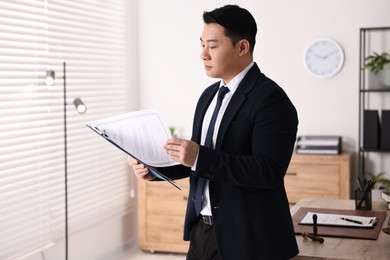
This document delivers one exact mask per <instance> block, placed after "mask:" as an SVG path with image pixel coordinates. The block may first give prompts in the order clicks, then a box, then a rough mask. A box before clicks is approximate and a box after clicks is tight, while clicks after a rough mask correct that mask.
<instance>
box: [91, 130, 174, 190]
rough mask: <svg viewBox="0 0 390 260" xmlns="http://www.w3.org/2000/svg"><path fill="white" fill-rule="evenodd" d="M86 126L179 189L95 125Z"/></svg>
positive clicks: (153, 173)
mask: <svg viewBox="0 0 390 260" xmlns="http://www.w3.org/2000/svg"><path fill="white" fill-rule="evenodd" d="M86 126H87V127H88V128H90V129H91V130H92V131H94V132H95V133H97V134H98V135H100V136H101V137H102V138H104V139H105V140H106V141H108V142H109V143H111V144H112V145H114V146H115V147H117V148H118V149H120V150H122V151H123V152H125V153H126V154H128V155H130V156H131V157H133V158H134V159H135V160H137V161H138V162H139V163H142V164H143V165H145V167H146V168H148V170H149V172H150V173H151V174H152V175H153V176H154V177H156V178H158V179H160V180H163V181H167V182H169V183H170V184H171V185H172V186H174V187H175V188H177V189H179V190H181V188H180V187H179V186H177V185H176V183H175V182H174V181H173V180H172V179H170V178H168V177H167V176H165V175H164V174H162V173H160V172H159V171H157V170H156V169H155V168H154V167H152V166H150V165H149V164H146V163H144V162H143V161H142V160H140V159H139V158H137V157H136V156H134V155H132V154H131V153H130V152H129V151H127V150H126V149H124V148H123V147H121V146H120V145H119V144H117V143H115V142H114V141H113V140H111V139H110V137H109V136H108V135H107V134H106V133H105V132H104V131H100V130H99V129H98V128H97V127H92V126H90V125H88V124H87V125H86Z"/></svg>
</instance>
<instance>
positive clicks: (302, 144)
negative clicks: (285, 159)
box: [296, 136, 342, 154]
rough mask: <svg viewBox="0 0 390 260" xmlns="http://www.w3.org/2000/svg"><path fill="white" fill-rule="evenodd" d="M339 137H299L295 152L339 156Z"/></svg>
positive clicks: (340, 148) (340, 144)
mask: <svg viewBox="0 0 390 260" xmlns="http://www.w3.org/2000/svg"><path fill="white" fill-rule="evenodd" d="M341 146H342V142H341V136H299V137H298V140H297V145H296V152H297V153H299V154H340V153H341V150H342V147H341Z"/></svg>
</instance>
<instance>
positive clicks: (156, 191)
mask: <svg viewBox="0 0 390 260" xmlns="http://www.w3.org/2000/svg"><path fill="white" fill-rule="evenodd" d="M176 183H177V184H178V186H179V187H181V191H180V190H178V189H176V188H174V187H173V186H172V185H170V184H169V183H167V182H162V181H158V182H148V181H139V186H138V187H139V209H138V210H139V221H138V222H139V244H140V248H141V249H143V250H149V251H162V252H177V253H186V252H187V250H188V242H185V241H183V227H184V226H183V225H184V215H185V210H186V206H187V200H188V197H187V196H188V189H189V187H188V186H189V185H188V179H183V180H178V181H176Z"/></svg>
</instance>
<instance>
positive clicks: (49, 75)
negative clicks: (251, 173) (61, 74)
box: [45, 70, 56, 86]
mask: <svg viewBox="0 0 390 260" xmlns="http://www.w3.org/2000/svg"><path fill="white" fill-rule="evenodd" d="M55 75H56V74H55V72H54V70H48V71H46V76H45V85H46V86H53V84H54V80H55Z"/></svg>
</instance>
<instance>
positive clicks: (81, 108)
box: [73, 98, 87, 114]
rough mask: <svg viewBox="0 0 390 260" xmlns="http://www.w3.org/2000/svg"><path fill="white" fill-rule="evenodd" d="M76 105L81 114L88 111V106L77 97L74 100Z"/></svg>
mask: <svg viewBox="0 0 390 260" xmlns="http://www.w3.org/2000/svg"><path fill="white" fill-rule="evenodd" d="M73 104H74V106H75V107H76V110H77V112H79V114H84V113H85V111H87V107H86V106H85V105H84V103H83V101H82V100H81V99H80V98H76V99H75V100H74V101H73Z"/></svg>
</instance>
